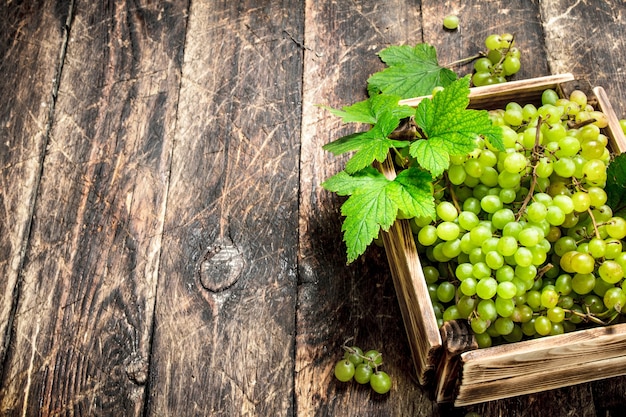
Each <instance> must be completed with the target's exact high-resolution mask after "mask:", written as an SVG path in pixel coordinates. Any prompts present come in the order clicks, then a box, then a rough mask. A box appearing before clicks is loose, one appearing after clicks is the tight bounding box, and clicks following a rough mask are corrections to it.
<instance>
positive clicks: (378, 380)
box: [370, 371, 391, 394]
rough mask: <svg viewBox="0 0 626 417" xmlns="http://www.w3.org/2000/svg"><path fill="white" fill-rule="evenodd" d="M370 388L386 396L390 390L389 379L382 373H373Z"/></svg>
mask: <svg viewBox="0 0 626 417" xmlns="http://www.w3.org/2000/svg"><path fill="white" fill-rule="evenodd" d="M370 386H371V387H372V389H373V390H374V391H375V392H377V393H378V394H386V393H388V392H389V390H390V389H391V378H390V377H389V375H388V374H387V373H386V372H384V371H378V372H374V374H372V376H371V377H370Z"/></svg>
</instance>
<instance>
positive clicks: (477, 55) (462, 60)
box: [445, 52, 485, 68]
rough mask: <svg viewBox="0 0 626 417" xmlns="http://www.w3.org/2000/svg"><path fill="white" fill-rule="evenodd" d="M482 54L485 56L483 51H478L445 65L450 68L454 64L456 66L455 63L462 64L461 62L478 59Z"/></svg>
mask: <svg viewBox="0 0 626 417" xmlns="http://www.w3.org/2000/svg"><path fill="white" fill-rule="evenodd" d="M483 56H485V53H484V52H480V53H478V54H476V55H472V56H468V57H467V58H463V59H459V60H457V61H452V62H450V63H449V64H447V65H445V67H446V68H451V67H454V66H457V65H463V64H466V63H468V62H471V61H473V60H475V59H478V58H480V57H483Z"/></svg>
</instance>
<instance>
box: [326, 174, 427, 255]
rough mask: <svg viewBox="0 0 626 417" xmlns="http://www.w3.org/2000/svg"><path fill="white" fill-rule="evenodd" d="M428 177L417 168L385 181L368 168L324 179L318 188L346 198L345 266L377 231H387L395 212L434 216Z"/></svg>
mask: <svg viewBox="0 0 626 417" xmlns="http://www.w3.org/2000/svg"><path fill="white" fill-rule="evenodd" d="M431 181H432V178H431V176H430V175H429V174H428V173H427V172H425V171H423V170H421V169H419V168H409V169H407V170H405V171H402V172H401V173H400V174H399V175H398V176H397V177H396V179H395V180H393V181H391V180H389V179H387V178H386V177H385V176H384V175H383V174H381V173H380V172H379V171H377V170H376V169H374V168H372V167H367V168H364V169H362V170H360V171H358V172H355V173H353V174H348V173H347V172H345V171H342V172H340V173H338V174H337V175H335V176H333V177H331V178H329V179H328V180H326V181H325V182H324V183H323V184H322V186H323V187H324V188H325V189H327V190H329V191H332V192H335V193H337V194H339V195H350V197H349V198H348V199H347V200H346V201H345V202H344V203H343V205H342V206H341V214H342V215H343V216H345V217H346V218H345V220H344V222H343V225H342V228H341V230H342V231H343V233H344V241H345V242H346V246H347V252H348V263H351V262H352V261H354V260H355V259H357V258H358V257H359V256H360V255H361V254H363V253H364V252H365V249H366V248H367V246H369V244H370V243H371V242H372V240H374V238H376V237H377V236H378V234H379V232H380V230H381V229H382V230H389V227H391V225H392V224H393V222H394V221H395V220H396V217H397V215H398V210H402V211H403V212H404V213H406V214H407V215H409V216H425V215H429V216H434V213H435V205H434V199H433V195H432V183H431Z"/></svg>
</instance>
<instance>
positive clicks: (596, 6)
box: [540, 0, 626, 118]
mask: <svg viewBox="0 0 626 417" xmlns="http://www.w3.org/2000/svg"><path fill="white" fill-rule="evenodd" d="M540 4H541V17H542V20H543V27H544V33H545V49H546V51H547V52H548V55H547V59H548V63H549V65H550V70H551V71H552V72H553V73H557V72H571V73H573V74H574V75H575V76H577V77H580V78H584V79H587V80H589V82H590V83H591V85H593V86H601V87H604V88H605V89H606V90H607V94H608V96H609V99H610V101H611V103H613V105H614V107H615V112H616V113H617V115H618V116H619V117H620V118H623V117H624V116H626V105H625V104H624V102H623V97H624V96H625V95H626V82H624V78H625V75H626V68H625V67H624V57H623V52H622V51H624V49H626V39H625V38H624V31H626V21H625V19H624V17H625V16H626V3H624V2H623V1H582V0H579V1H575V2H574V1H569V0H542V1H541V2H540Z"/></svg>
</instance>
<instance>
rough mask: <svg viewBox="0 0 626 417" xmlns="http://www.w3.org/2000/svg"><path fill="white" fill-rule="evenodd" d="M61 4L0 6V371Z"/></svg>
mask: <svg viewBox="0 0 626 417" xmlns="http://www.w3.org/2000/svg"><path fill="white" fill-rule="evenodd" d="M38 3H39V4H38ZM67 9H68V4H59V5H57V7H55V5H54V2H51V1H42V2H30V4H29V3H25V4H20V5H9V4H7V3H3V4H2V5H0V55H1V56H2V60H0V74H2V77H0V96H1V97H3V105H2V106H0V138H1V140H0V207H2V208H3V210H2V214H1V215H0V375H2V369H3V364H4V358H5V354H6V349H7V347H8V346H7V345H8V343H9V338H10V334H9V333H8V332H10V330H11V329H10V323H11V322H12V320H13V318H14V313H15V312H14V309H15V306H16V300H17V294H18V293H19V288H18V286H17V284H18V277H19V275H20V270H21V268H22V267H23V264H24V256H25V252H26V245H27V242H28V233H29V230H30V224H31V220H32V215H33V210H34V206H35V197H36V193H37V187H38V184H39V178H40V173H41V164H42V160H43V155H44V150H45V147H46V142H47V139H48V133H49V132H48V130H49V122H50V109H51V108H53V106H54V99H53V96H52V92H53V90H54V88H55V86H56V83H55V79H56V77H57V71H58V67H59V55H60V52H61V50H62V46H63V40H64V37H65V36H64V30H63V27H64V24H65V20H66V14H67ZM16 69H19V70H16Z"/></svg>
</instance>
